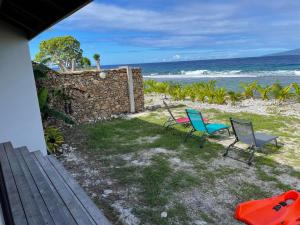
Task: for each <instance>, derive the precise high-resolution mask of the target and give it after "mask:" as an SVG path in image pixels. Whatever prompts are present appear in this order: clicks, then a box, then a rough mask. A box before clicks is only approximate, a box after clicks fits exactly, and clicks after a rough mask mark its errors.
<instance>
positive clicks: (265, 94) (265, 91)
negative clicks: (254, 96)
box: [256, 85, 272, 100]
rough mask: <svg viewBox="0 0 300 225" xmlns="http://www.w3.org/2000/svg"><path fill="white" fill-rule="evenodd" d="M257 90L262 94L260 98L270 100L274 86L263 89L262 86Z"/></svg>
mask: <svg viewBox="0 0 300 225" xmlns="http://www.w3.org/2000/svg"><path fill="white" fill-rule="evenodd" d="M256 90H257V91H258V93H259V94H260V98H261V99H262V100H269V93H270V92H271V90H272V86H266V87H262V86H260V85H258V86H257V88H256Z"/></svg>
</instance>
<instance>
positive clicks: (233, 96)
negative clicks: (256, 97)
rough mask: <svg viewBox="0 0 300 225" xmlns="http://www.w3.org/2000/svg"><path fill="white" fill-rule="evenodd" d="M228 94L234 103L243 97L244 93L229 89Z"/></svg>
mask: <svg viewBox="0 0 300 225" xmlns="http://www.w3.org/2000/svg"><path fill="white" fill-rule="evenodd" d="M227 95H228V98H229V100H230V101H231V103H232V104H233V105H235V104H236V103H237V102H238V101H240V100H242V99H243V95H242V94H241V93H240V92H234V91H228V92H227Z"/></svg>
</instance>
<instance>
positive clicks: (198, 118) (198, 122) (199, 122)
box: [185, 109, 207, 132]
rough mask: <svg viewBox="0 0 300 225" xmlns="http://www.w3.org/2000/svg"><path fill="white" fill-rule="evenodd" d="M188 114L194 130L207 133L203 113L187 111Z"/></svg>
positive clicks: (192, 110) (193, 110)
mask: <svg viewBox="0 0 300 225" xmlns="http://www.w3.org/2000/svg"><path fill="white" fill-rule="evenodd" d="M185 111H186V114H187V116H188V117H189V119H190V121H191V124H192V126H193V128H194V129H195V130H197V131H206V132H207V129H206V125H205V123H204V120H203V117H202V114H201V112H199V111H197V110H195V109H186V110H185Z"/></svg>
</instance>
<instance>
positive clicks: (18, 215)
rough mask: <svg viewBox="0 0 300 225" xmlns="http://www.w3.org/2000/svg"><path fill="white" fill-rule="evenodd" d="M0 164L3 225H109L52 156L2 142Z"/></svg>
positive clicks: (0, 145)
mask: <svg viewBox="0 0 300 225" xmlns="http://www.w3.org/2000/svg"><path fill="white" fill-rule="evenodd" d="M0 163H1V174H0V175H1V176H0V179H1V183H0V190H1V202H2V206H3V214H4V217H5V221H6V224H9V225H10V224H14V225H43V224H47V225H52V224H53V225H67V224H70V225H111V223H110V222H109V221H108V220H107V219H106V218H105V216H104V215H103V213H102V212H101V211H100V210H99V209H98V208H97V207H96V205H95V204H94V203H93V202H92V201H91V199H90V198H89V197H88V196H87V194H86V193H85V192H84V191H83V189H82V188H81V187H80V186H79V185H78V184H77V183H76V182H75V180H74V179H73V178H72V177H71V176H70V175H69V174H68V173H67V171H66V170H65V169H64V168H63V166H62V165H60V163H59V162H58V161H57V160H56V159H55V158H54V157H52V156H46V157H43V156H42V155H41V153H40V152H39V151H36V152H29V151H28V149H27V148H26V147H22V148H18V149H14V148H13V147H12V145H11V143H3V144H0Z"/></svg>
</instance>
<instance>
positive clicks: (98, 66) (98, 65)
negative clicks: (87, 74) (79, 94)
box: [93, 53, 100, 70]
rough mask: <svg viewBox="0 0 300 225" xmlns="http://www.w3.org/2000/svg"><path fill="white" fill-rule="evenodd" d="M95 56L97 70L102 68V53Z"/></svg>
mask: <svg viewBox="0 0 300 225" xmlns="http://www.w3.org/2000/svg"><path fill="white" fill-rule="evenodd" d="M93 58H94V59H95V61H96V66H97V70H100V55H99V54H97V53H96V54H94V56H93Z"/></svg>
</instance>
